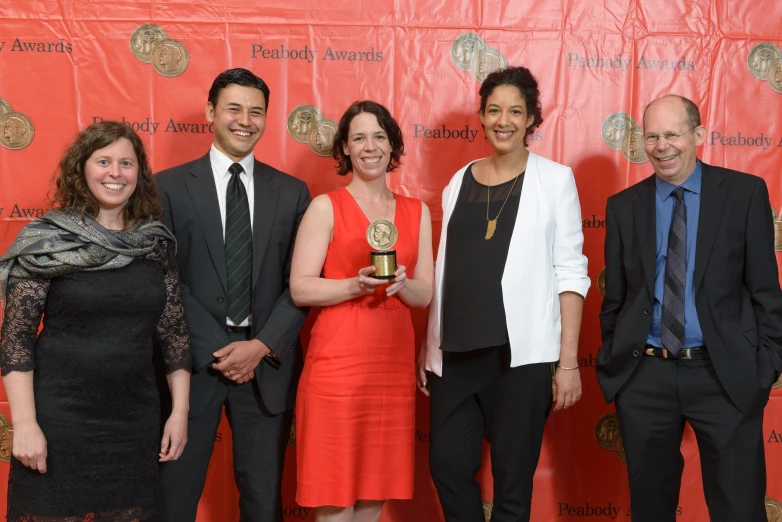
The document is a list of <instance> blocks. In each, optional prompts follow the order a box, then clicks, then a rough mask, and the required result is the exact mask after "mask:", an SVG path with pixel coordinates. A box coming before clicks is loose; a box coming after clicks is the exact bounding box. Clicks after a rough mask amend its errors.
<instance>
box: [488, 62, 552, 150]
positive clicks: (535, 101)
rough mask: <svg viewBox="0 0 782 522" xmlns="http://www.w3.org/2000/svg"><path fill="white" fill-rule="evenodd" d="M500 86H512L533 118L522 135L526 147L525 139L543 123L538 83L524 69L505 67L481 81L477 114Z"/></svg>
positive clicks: (527, 70)
mask: <svg viewBox="0 0 782 522" xmlns="http://www.w3.org/2000/svg"><path fill="white" fill-rule="evenodd" d="M500 85H512V86H514V87H516V88H517V89H518V90H519V92H520V93H521V97H522V98H524V103H525V104H526V105H527V114H531V115H532V117H533V120H532V125H530V126H529V127H527V130H526V132H525V133H524V146H525V147H526V146H527V137H528V136H530V135H531V134H533V133H534V132H535V129H537V128H538V127H540V124H541V123H543V110H542V109H541V108H540V90H538V81H537V80H536V79H535V77H534V76H533V75H532V73H531V72H530V70H529V69H527V68H526V67H514V66H510V67H505V68H504V69H500V70H498V71H494V72H493V73H491V74H490V75H488V76H487V77H486V79H485V80H483V83H482V84H481V90H480V91H478V94H480V96H481V106H480V108H479V109H478V114H483V113H484V112H485V111H486V100H487V99H488V98H489V96H491V93H493V92H494V89H496V88H497V87H499V86H500Z"/></svg>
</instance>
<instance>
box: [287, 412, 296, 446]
mask: <svg viewBox="0 0 782 522" xmlns="http://www.w3.org/2000/svg"><path fill="white" fill-rule="evenodd" d="M288 446H290V447H291V448H295V447H296V415H295V414H294V415H293V422H292V423H291V432H290V433H289V434H288Z"/></svg>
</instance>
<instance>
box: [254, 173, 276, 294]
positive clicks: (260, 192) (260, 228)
mask: <svg viewBox="0 0 782 522" xmlns="http://www.w3.org/2000/svg"><path fill="white" fill-rule="evenodd" d="M253 192H254V194H255V202H254V203H253V207H254V211H253V289H254V288H255V285H256V283H257V282H258V275H259V274H260V271H261V265H262V264H263V257H264V255H265V254H266V247H267V246H268V244H269V238H270V237H271V235H272V229H273V228H274V218H275V216H276V215H277V198H278V196H279V192H278V191H277V186H276V184H275V183H274V180H273V179H272V174H271V169H270V168H269V167H267V166H266V165H264V164H263V163H261V162H259V161H256V162H255V166H254V167H253Z"/></svg>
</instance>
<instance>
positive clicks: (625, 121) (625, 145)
mask: <svg viewBox="0 0 782 522" xmlns="http://www.w3.org/2000/svg"><path fill="white" fill-rule="evenodd" d="M600 133H601V135H602V136H603V143H605V144H606V146H607V147H608V148H609V149H611V150H618V151H621V152H622V156H624V157H625V159H627V160H628V161H630V162H631V163H646V161H647V157H646V151H645V150H644V140H643V136H644V129H643V127H640V126H639V125H638V124H637V123H636V121H635V119H633V117H632V116H630V115H629V114H626V113H624V112H615V113H613V114H611V115H609V116H608V117H607V118H606V119H605V120H603V125H602V128H601V129H600Z"/></svg>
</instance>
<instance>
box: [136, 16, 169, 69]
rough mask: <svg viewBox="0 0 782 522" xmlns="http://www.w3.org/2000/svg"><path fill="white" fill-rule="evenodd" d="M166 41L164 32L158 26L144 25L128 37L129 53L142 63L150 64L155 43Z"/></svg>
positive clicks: (166, 36) (166, 37)
mask: <svg viewBox="0 0 782 522" xmlns="http://www.w3.org/2000/svg"><path fill="white" fill-rule="evenodd" d="M167 39H168V35H167V34H166V32H165V31H164V30H163V29H162V28H161V27H160V26H158V25H155V24H144V25H140V26H138V27H136V30H135V31H133V34H131V35H130V51H131V52H132V53H133V56H135V57H136V58H138V59H139V61H142V62H144V63H152V50H153V48H154V46H155V44H156V43H158V42H162V41H164V40H167Z"/></svg>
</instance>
